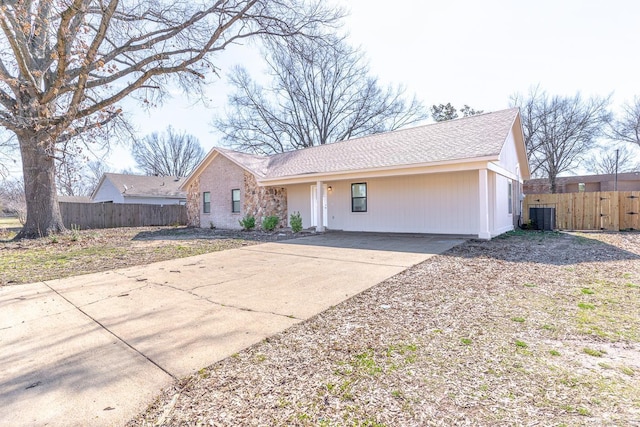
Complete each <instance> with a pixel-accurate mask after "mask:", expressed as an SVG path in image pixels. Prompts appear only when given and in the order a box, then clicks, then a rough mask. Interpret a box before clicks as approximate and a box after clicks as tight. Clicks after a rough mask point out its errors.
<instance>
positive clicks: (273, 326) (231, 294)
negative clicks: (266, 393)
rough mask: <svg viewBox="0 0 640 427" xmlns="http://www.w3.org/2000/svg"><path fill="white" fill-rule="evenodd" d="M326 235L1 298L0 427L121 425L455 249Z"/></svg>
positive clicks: (399, 239) (2, 292) (11, 290)
mask: <svg viewBox="0 0 640 427" xmlns="http://www.w3.org/2000/svg"><path fill="white" fill-rule="evenodd" d="M463 241H464V239H463V238H460V237H443V236H400V235H384V234H355V233H327V234H324V235H318V236H311V237H305V238H299V239H295V240H289V241H285V242H279V243H265V244H260V245H255V246H247V247H243V248H240V249H232V250H228V251H223V252H216V253H211V254H206V255H200V256H196V257H190V258H183V259H178V260H171V261H165V262H159V263H154V264H150V265H146V266H139V267H132V268H127V269H122V270H116V271H110V272H104V273H96V274H88V275H84V276H77V277H71V278H67V279H61V280H53V281H48V282H42V283H33V284H28V285H17V286H10V287H4V288H0V366H1V367H2V368H1V369H0V425H12V426H16V425H49V426H55V425H60V426H70V425H121V424H124V423H125V422H126V421H128V420H129V419H131V418H132V417H133V416H135V415H136V414H138V413H139V412H140V411H142V410H144V409H145V407H146V405H148V404H149V403H151V401H152V400H153V398H154V396H156V395H157V394H158V393H159V392H160V390H161V388H163V387H165V386H167V385H169V384H171V382H172V381H173V380H175V379H177V378H182V377H185V376H188V375H190V374H191V373H193V372H195V371H197V370H199V369H201V368H203V367H206V366H209V365H211V364H213V363H215V362H216V361H219V360H221V359H223V358H225V357H228V356H230V355H232V354H233V353H236V352H238V351H240V350H242V349H243V348H246V347H247V346H250V345H252V344H254V343H257V342H259V341H260V340H262V339H264V338H265V337H268V336H271V335H273V334H275V333H277V332H280V331H282V330H284V329H286V328H288V327H290V326H291V325H293V324H295V323H298V322H300V321H302V320H304V319H308V318H309V317H311V316H313V315H315V314H317V313H320V312H322V311H324V310H326V309H327V308H329V307H331V306H333V305H336V304H339V303H340V302H342V301H344V300H345V299H347V298H349V297H351V296H353V295H355V294H357V293H360V292H362V291H363V290H365V289H367V288H369V287H371V286H373V285H375V284H377V283H379V282H381V281H383V280H384V279H386V278H388V277H390V276H393V275H395V274H397V273H399V272H401V271H403V270H405V269H406V268H408V267H410V266H412V265H415V264H417V263H420V262H422V261H423V260H425V259H427V258H429V257H431V256H433V255H434V254H438V253H441V252H443V251H445V250H447V249H449V248H451V247H453V246H455V245H457V244H459V243H461V242H463Z"/></svg>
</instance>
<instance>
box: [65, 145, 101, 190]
mask: <svg viewBox="0 0 640 427" xmlns="http://www.w3.org/2000/svg"><path fill="white" fill-rule="evenodd" d="M107 169H108V168H107V166H106V164H105V163H104V159H103V158H95V157H94V160H90V158H89V157H88V156H86V155H83V154H82V153H77V154H76V155H75V156H69V155H66V156H65V157H64V158H63V159H62V160H61V161H60V162H59V164H58V165H57V166H56V188H57V189H58V192H59V194H61V195H64V196H90V195H91V193H92V192H93V190H94V189H95V187H96V186H97V185H98V182H99V180H100V178H101V177H102V174H103V173H105V172H107V171H108V170H107Z"/></svg>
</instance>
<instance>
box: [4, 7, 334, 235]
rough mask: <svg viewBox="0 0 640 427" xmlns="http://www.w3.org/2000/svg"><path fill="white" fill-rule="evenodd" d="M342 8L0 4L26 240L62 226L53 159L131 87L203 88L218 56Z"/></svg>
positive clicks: (9, 121)
mask: <svg viewBox="0 0 640 427" xmlns="http://www.w3.org/2000/svg"><path fill="white" fill-rule="evenodd" d="M340 15H341V12H340V11H334V10H328V9H327V8H326V7H325V6H323V5H321V2H320V1H316V2H313V1H312V2H309V1H304V0H235V1H223V0H217V1H211V2H198V1H174V2H164V1H162V0H158V1H143V2H140V1H132V0H107V1H102V0H57V1H53V0H33V1H3V2H2V4H1V5H0V126H2V127H4V128H6V129H8V130H10V131H12V132H13V133H15V135H16V136H17V140H18V143H19V146H20V153H21V157H22V166H23V172H24V181H25V192H26V200H27V220H26V224H25V226H24V228H23V230H22V231H21V233H20V234H19V236H20V237H32V236H40V235H46V234H49V233H52V232H57V231H62V230H64V225H63V223H62V218H61V217H60V210H59V207H58V203H57V195H56V184H55V175H56V174H55V168H56V162H55V159H56V158H58V157H59V155H60V151H61V150H64V149H65V148H67V144H68V143H70V142H73V141H75V138H76V137H78V136H79V135H83V134H86V133H87V132H106V131H108V130H109V129H110V128H112V127H113V126H114V125H115V124H117V123H118V119H120V118H122V117H123V114H122V109H121V107H120V106H118V103H119V102H120V101H122V100H123V99H125V97H127V96H130V95H133V94H135V95H136V96H137V98H138V99H139V100H140V101H141V102H142V103H143V104H146V105H153V104H155V103H156V102H160V101H161V100H162V96H163V95H164V94H166V93H167V92H168V89H169V88H170V87H172V86H171V84H172V83H177V84H179V85H181V86H182V87H183V88H185V89H187V90H188V91H189V92H191V93H193V92H195V93H196V94H197V93H198V91H199V89H200V88H201V85H202V84H203V82H204V76H205V74H207V73H215V72H216V66H215V63H214V58H215V55H214V54H215V53H216V52H219V51H221V50H223V49H225V48H226V47H227V46H229V45H230V44H232V43H235V42H239V41H242V40H245V39H247V38H249V37H255V36H259V35H270V36H291V35H299V34H305V33H309V34H315V33H316V28H317V27H318V26H320V25H322V24H323V23H327V22H328V23H333V22H335V21H336V19H338V18H339V17H340Z"/></svg>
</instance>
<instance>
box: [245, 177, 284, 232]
mask: <svg viewBox="0 0 640 427" xmlns="http://www.w3.org/2000/svg"><path fill="white" fill-rule="evenodd" d="M243 205H244V212H243V213H244V214H245V215H247V214H248V215H253V216H254V217H255V218H256V227H260V224H262V220H263V219H264V218H265V217H267V216H270V215H277V216H278V217H279V218H280V223H279V224H278V227H280V228H282V227H286V226H287V225H288V224H289V222H288V218H287V189H286V188H284V187H260V186H259V185H258V183H257V182H256V178H255V177H254V176H253V174H251V173H249V172H246V171H245V172H244V204H243Z"/></svg>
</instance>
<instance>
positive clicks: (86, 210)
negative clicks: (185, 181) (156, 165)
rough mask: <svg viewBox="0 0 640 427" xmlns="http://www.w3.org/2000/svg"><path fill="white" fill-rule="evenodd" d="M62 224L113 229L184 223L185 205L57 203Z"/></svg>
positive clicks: (84, 227) (185, 215)
mask: <svg viewBox="0 0 640 427" xmlns="http://www.w3.org/2000/svg"><path fill="white" fill-rule="evenodd" d="M60 213H61V214H62V221H63V222H64V225H65V227H67V228H71V227H72V225H73V226H74V227H80V228H81V229H87V228H116V227H145V226H152V225H176V224H178V225H186V223H187V207H186V206H181V205H142V204H120V203H68V202H60Z"/></svg>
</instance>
